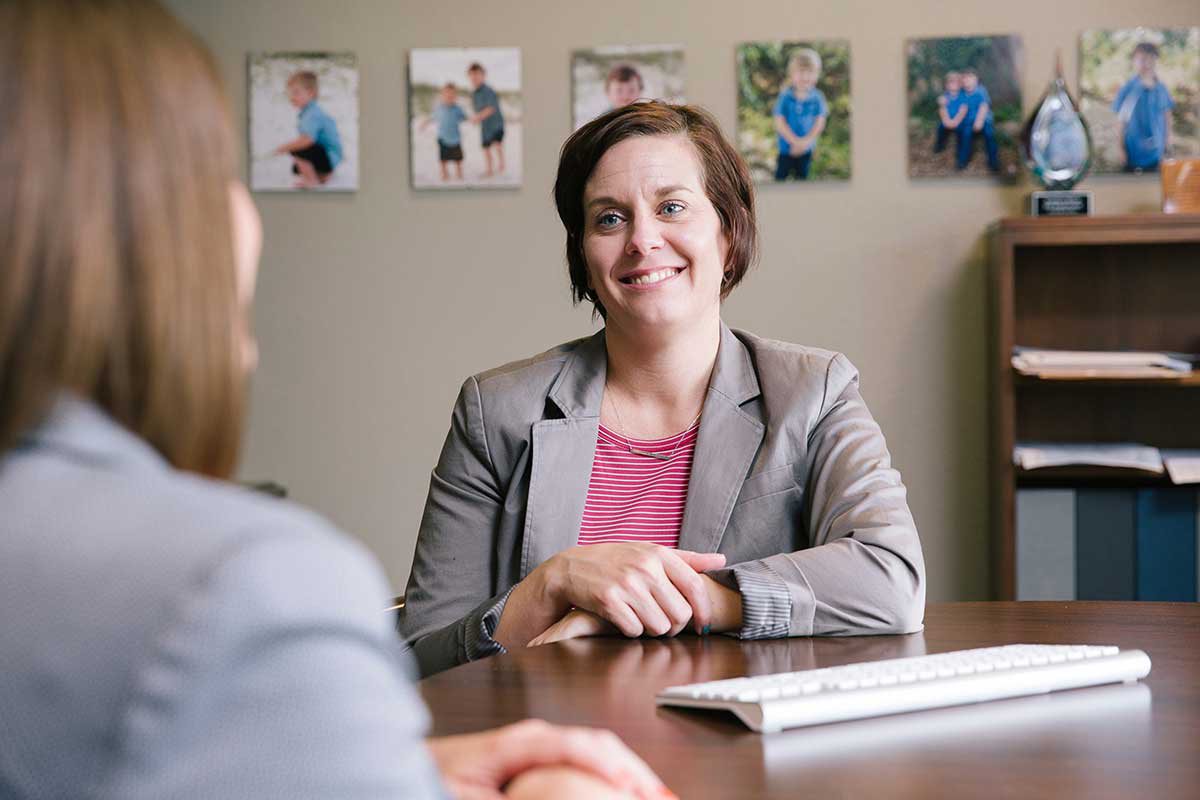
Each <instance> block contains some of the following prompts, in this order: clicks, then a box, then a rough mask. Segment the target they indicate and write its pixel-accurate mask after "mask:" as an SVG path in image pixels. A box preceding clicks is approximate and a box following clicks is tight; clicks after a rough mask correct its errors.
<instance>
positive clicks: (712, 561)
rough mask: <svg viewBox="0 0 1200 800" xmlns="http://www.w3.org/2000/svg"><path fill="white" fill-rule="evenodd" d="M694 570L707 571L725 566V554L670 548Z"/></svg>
mask: <svg viewBox="0 0 1200 800" xmlns="http://www.w3.org/2000/svg"><path fill="white" fill-rule="evenodd" d="M670 552H671V553H673V554H675V555H676V556H678V557H679V558H680V559H682V560H683V563H685V564H687V565H688V566H689V567H691V568H692V569H693V570H695V571H696V572H708V571H709V570H710V569H720V568H721V567H723V566H725V556H724V555H723V554H722V553H695V552H693V551H691V550H671V551H670Z"/></svg>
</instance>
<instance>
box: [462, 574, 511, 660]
mask: <svg viewBox="0 0 1200 800" xmlns="http://www.w3.org/2000/svg"><path fill="white" fill-rule="evenodd" d="M510 594H512V589H509V590H508V591H507V592H505V593H504V594H502V595H500V597H499V599H497V600H496V601H495V602H494V603H492V605H491V606H489V607H486V608H481V609H476V611H475V612H474V613H472V614H470V615H468V616H467V618H466V619H465V620H463V625H464V626H465V630H464V635H463V654H464V658H465V660H466V661H477V660H479V659H481V658H487V657H488V656H495V655H500V654H501V653H506V652H508V651H507V650H505V649H504V645H502V644H500V643H499V642H497V641H496V640H495V639H493V638H492V636H493V635H494V634H495V633H496V627H497V626H498V625H499V624H500V615H501V614H503V613H504V605H505V604H506V603H507V602H508V596H509V595H510Z"/></svg>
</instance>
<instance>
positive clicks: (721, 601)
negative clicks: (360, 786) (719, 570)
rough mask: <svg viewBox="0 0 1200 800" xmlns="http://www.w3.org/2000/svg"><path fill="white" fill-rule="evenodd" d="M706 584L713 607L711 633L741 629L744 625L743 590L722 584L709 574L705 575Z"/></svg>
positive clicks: (710, 624)
mask: <svg viewBox="0 0 1200 800" xmlns="http://www.w3.org/2000/svg"><path fill="white" fill-rule="evenodd" d="M704 586H705V588H706V589H707V590H708V599H709V603H710V607H711V608H712V619H711V622H710V623H709V631H710V632H711V633H727V632H729V631H736V630H740V629H741V627H742V595H741V592H738V591H737V590H735V589H729V588H727V587H725V586H722V585H721V584H719V583H717V582H716V581H715V580H713V579H712V578H710V577H708V576H707V575H705V576H704Z"/></svg>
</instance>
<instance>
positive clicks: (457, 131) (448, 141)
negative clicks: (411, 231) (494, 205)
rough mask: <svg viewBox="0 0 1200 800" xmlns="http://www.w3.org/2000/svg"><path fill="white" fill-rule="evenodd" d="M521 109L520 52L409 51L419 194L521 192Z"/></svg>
mask: <svg viewBox="0 0 1200 800" xmlns="http://www.w3.org/2000/svg"><path fill="white" fill-rule="evenodd" d="M523 110H524V108H523V103H522V99H521V51H520V49H519V48H516V47H473V48H472V47H468V48H426V49H419V50H412V51H410V52H409V56H408V113H409V138H408V141H409V157H410V162H411V164H412V184H413V188H414V189H505V188H514V187H517V186H520V185H521V171H522V150H521V141H522V138H523V137H522V133H523V124H522V122H523Z"/></svg>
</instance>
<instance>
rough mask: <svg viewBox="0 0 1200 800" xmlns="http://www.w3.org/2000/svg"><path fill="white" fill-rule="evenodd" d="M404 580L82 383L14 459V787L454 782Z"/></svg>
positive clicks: (295, 788)
mask: <svg viewBox="0 0 1200 800" xmlns="http://www.w3.org/2000/svg"><path fill="white" fill-rule="evenodd" d="M388 594H389V593H388V591H387V587H386V584H385V582H384V579H383V577H382V575H381V573H380V571H379V569H378V567H377V566H376V564H375V562H374V561H373V559H372V558H371V557H370V556H368V555H367V553H366V552H365V551H364V550H363V548H361V547H360V546H358V545H356V544H354V543H352V542H351V541H350V540H349V539H348V538H346V537H344V536H342V535H341V534H339V533H337V532H336V531H335V530H333V529H332V528H331V527H330V526H329V525H328V524H327V523H326V522H324V521H323V520H321V519H319V518H318V517H316V516H314V515H312V514H309V513H307V512H305V511H302V510H301V509H299V508H297V507H296V506H293V505H290V504H288V503H285V502H282V501H279V500H275V499H272V498H269V497H266V496H259V495H256V494H253V493H250V492H246V491H242V490H239V489H237V488H234V487H232V486H229V485H227V484H222V483H218V482H215V481H209V480H204V479H202V478H198V477H195V476H192V475H188V474H184V473H181V472H178V471H176V470H174V469H172V468H171V467H170V466H169V465H168V464H167V463H166V462H165V461H164V460H163V459H162V457H161V456H159V454H158V453H157V452H156V451H154V450H153V449H151V448H150V447H149V446H148V445H147V444H146V443H145V442H143V441H142V440H141V439H139V438H137V437H135V436H134V435H132V434H131V433H129V432H128V431H126V430H125V429H124V428H122V427H120V426H118V425H117V424H115V423H114V422H112V421H111V420H110V419H109V418H108V417H106V416H105V415H104V414H103V413H101V412H100V411H99V410H98V409H97V408H96V407H94V406H92V405H88V404H85V403H83V402H80V401H77V400H63V401H61V402H60V403H59V404H58V405H57V406H56V407H55V409H54V411H53V413H52V414H51V415H50V417H49V419H48V420H47V421H46V422H45V423H44V424H43V425H42V426H41V427H40V428H39V429H38V430H37V431H35V432H34V433H32V434H31V435H29V436H28V437H27V438H26V440H25V441H24V442H23V444H22V445H21V446H19V447H17V448H15V449H13V450H11V451H9V452H8V453H5V454H3V455H2V456H0V798H5V800H7V799H8V798H13V799H14V800H15V799H16V798H105V799H107V798H113V799H114V800H115V799H116V798H121V800H139V799H140V798H146V799H147V800H149V798H155V799H156V800H161V799H162V798H187V799H188V800H192V799H193V798H194V799H195V800H200V799H201V798H204V799H205V800H208V799H209V798H222V800H227V799H228V798H301V797H303V798H339V799H341V798H395V797H440V796H442V788H441V785H440V782H439V780H438V778H437V776H436V773H435V772H434V770H433V766H432V762H431V760H430V758H429V756H428V753H427V750H426V749H425V747H424V745H423V743H422V739H421V737H422V736H423V734H424V731H425V728H426V725H427V722H428V718H427V714H426V712H425V710H424V708H423V707H422V705H421V703H420V702H419V700H418V698H417V697H416V695H415V693H414V692H413V690H412V688H411V686H410V685H409V676H408V674H407V673H408V667H407V656H404V655H402V654H400V653H399V652H398V651H397V644H396V636H395V632H394V630H393V628H392V626H391V620H390V618H389V616H388V615H387V614H385V613H384V608H385V606H386V605H387V603H388Z"/></svg>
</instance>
